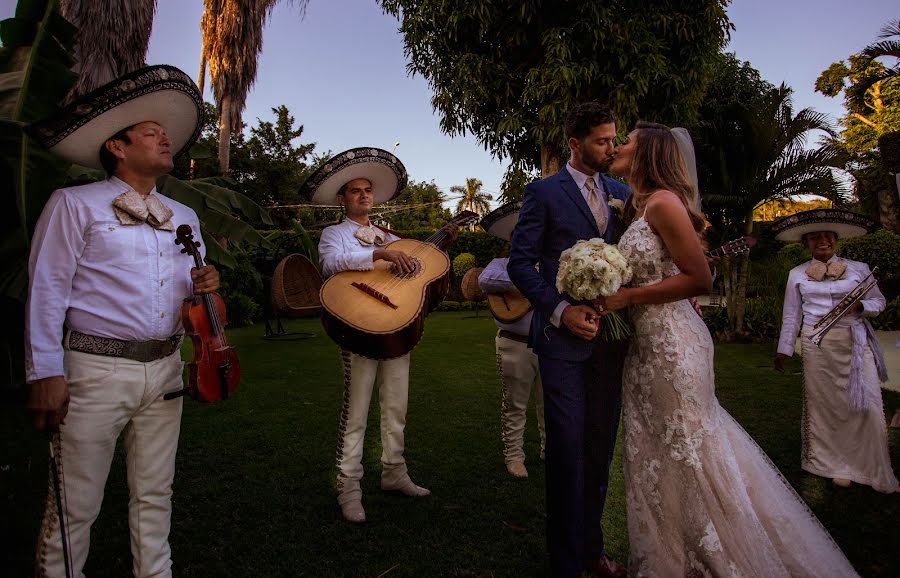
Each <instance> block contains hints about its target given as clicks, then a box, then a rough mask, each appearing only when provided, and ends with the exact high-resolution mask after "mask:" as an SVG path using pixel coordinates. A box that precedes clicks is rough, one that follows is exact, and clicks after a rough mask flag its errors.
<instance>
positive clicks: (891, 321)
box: [872, 297, 900, 331]
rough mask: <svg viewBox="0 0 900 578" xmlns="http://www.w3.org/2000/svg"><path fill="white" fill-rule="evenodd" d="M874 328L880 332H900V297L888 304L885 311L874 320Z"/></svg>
mask: <svg viewBox="0 0 900 578" xmlns="http://www.w3.org/2000/svg"><path fill="white" fill-rule="evenodd" d="M872 327H874V328H875V329H877V330H879V331H898V330H900V297H898V298H896V299H894V300H893V301H888V302H887V306H886V307H885V308H884V311H882V312H881V313H880V314H879V315H878V317H875V318H874V319H872Z"/></svg>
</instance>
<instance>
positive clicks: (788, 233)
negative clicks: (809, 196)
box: [772, 209, 875, 241]
mask: <svg viewBox="0 0 900 578" xmlns="http://www.w3.org/2000/svg"><path fill="white" fill-rule="evenodd" d="M874 228H875V222H874V221H872V220H871V219H869V218H868V217H865V216H863V215H860V214H858V213H852V212H850V211H844V210H842V209H813V210H811V211H803V212H802V213H797V214H795V215H790V216H787V217H784V218H783V219H780V220H778V221H776V222H775V223H774V224H773V225H772V233H774V234H775V239H776V240H778V241H800V240H801V238H802V237H803V235H805V234H806V233H813V232H815V231H831V232H833V233H835V234H836V235H837V236H838V239H849V238H851V237H859V236H862V235H865V234H866V233H868V232H870V231H872V230H873V229H874Z"/></svg>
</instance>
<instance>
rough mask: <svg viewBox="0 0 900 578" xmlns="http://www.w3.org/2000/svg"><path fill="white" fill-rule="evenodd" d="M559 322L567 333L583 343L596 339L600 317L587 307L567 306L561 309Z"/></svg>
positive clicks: (591, 308)
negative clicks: (578, 338) (570, 333)
mask: <svg viewBox="0 0 900 578" xmlns="http://www.w3.org/2000/svg"><path fill="white" fill-rule="evenodd" d="M561 320H562V323H563V325H565V326H566V328H567V329H568V330H569V331H571V332H572V333H573V334H574V335H575V336H576V337H580V338H581V339H584V340H585V341H590V340H591V339H593V338H594V337H596V335H597V331H598V330H599V329H600V316H599V315H597V312H596V311H594V308H593V307H588V306H587V305H569V306H568V307H566V308H565V309H563V312H562V317H561Z"/></svg>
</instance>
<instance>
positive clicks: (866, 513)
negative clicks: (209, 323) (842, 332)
mask: <svg viewBox="0 0 900 578" xmlns="http://www.w3.org/2000/svg"><path fill="white" fill-rule="evenodd" d="M286 325H287V328H288V329H289V330H293V331H313V332H315V333H316V336H315V337H314V338H312V339H306V340H297V341H287V340H281V341H269V340H263V339H261V337H262V327H261V326H259V325H257V326H255V327H251V328H244V329H235V330H232V331H230V333H229V336H230V341H231V342H232V344H234V345H235V346H237V347H238V348H239V351H240V356H241V365H242V372H243V380H244V381H243V383H242V384H241V386H240V388H239V390H238V392H237V395H235V396H234V397H233V398H232V399H230V400H227V401H226V402H223V403H220V404H217V405H210V406H203V405H200V404H196V403H193V402H189V401H186V402H185V412H184V419H183V425H182V432H181V441H180V443H179V451H178V463H177V470H176V472H177V473H176V480H175V497H174V513H173V528H172V534H171V541H172V548H173V559H174V564H175V566H174V571H175V575H176V576H179V577H182V576H183V577H220V576H241V577H245V576H253V577H268V576H273V577H274V576H370V577H379V576H387V577H390V578H394V577H401V576H416V577H420V576H438V575H440V576H540V575H546V574H547V572H548V566H547V560H546V553H545V546H544V490H543V485H544V476H543V471H542V467H541V462H540V461H539V460H538V457H537V456H538V450H539V442H538V435H537V428H536V427H535V424H534V419H533V416H534V413H533V412H532V411H529V415H528V417H529V422H528V430H527V432H526V448H525V450H526V455H527V465H528V468H529V472H530V474H531V477H529V478H528V479H527V480H515V479H512V478H511V477H510V476H508V475H507V474H506V470H505V468H504V466H503V458H502V448H501V442H500V426H499V411H500V391H499V383H498V379H497V373H496V371H497V370H496V364H495V360H494V325H493V322H492V321H491V320H490V318H489V317H488V316H486V315H483V316H481V317H480V318H473V317H472V316H471V313H462V312H460V313H435V314H433V315H432V316H431V317H430V318H429V320H428V324H427V327H426V334H425V337H424V339H423V340H422V343H420V344H419V346H418V347H417V348H416V350H415V351H414V352H413V361H412V372H411V376H410V401H409V419H408V424H407V436H406V439H407V449H406V458H407V461H408V463H409V467H410V473H411V475H412V477H413V479H414V480H415V481H416V482H417V483H419V484H420V485H423V486H425V487H427V488H429V489H431V490H432V493H433V495H432V496H431V497H429V498H425V499H423V500H412V499H408V498H403V497H400V496H395V495H385V494H384V493H382V492H381V491H380V490H379V489H378V482H379V474H380V461H379V458H380V438H379V431H378V410H377V404H376V403H373V405H372V413H371V414H370V419H369V428H368V431H367V435H366V451H365V457H364V466H365V469H366V476H365V477H364V479H363V492H364V505H365V507H366V512H367V515H368V518H369V523H368V524H366V525H364V526H351V525H349V524H346V523H344V522H343V521H342V520H341V518H340V513H339V510H338V507H337V504H336V502H335V497H334V490H333V486H334V473H335V467H334V451H335V442H336V437H337V421H338V413H339V410H340V403H341V395H342V380H341V369H340V363H339V357H338V351H337V348H336V347H335V346H334V344H332V342H331V341H330V340H329V339H328V337H327V336H325V335H324V333H323V332H322V330H321V327H320V326H319V324H318V321H317V320H315V319H312V320H296V321H291V322H289V323H287V324H286ZM788 368H789V371H788V373H787V374H786V375H780V374H777V373H775V372H774V371H773V370H772V369H771V347H770V346H767V345H738V344H720V345H719V346H718V349H717V355H716V373H717V380H718V395H719V399H720V401H721V402H722V405H724V406H725V408H726V409H727V410H728V411H729V412H731V413H732V415H734V417H735V418H736V419H737V420H738V422H740V423H741V424H742V425H743V426H744V428H745V429H746V430H747V431H748V432H749V433H750V435H752V436H753V437H754V439H756V440H757V442H758V443H759V444H760V445H761V446H762V447H763V449H764V450H765V451H766V452H767V453H768V455H769V456H770V457H771V459H772V460H773V461H774V462H775V464H776V465H777V466H778V467H779V469H780V470H781V471H782V472H783V473H784V474H785V476H786V477H787V478H788V480H789V481H790V483H791V484H792V485H793V486H794V487H795V488H796V489H797V491H798V492H799V493H800V495H801V496H802V497H803V498H804V499H805V500H806V501H807V503H808V504H809V506H810V507H811V509H812V510H813V511H814V512H815V514H816V515H817V516H818V517H819V519H820V520H821V521H822V523H823V524H824V525H825V527H826V528H828V530H829V531H830V532H831V533H832V535H833V536H834V538H835V540H836V541H837V542H838V544H839V545H840V546H841V547H842V548H843V550H844V552H845V553H846V554H847V556H848V557H849V558H850V560H851V562H853V564H854V565H855V566H856V568H857V569H858V570H859V572H860V573H861V574H862V575H863V576H892V575H896V572H897V571H898V564H897V562H896V545H897V544H898V539H900V529H898V528H900V523H898V521H900V498H898V497H897V496H890V495H883V494H878V493H876V492H874V491H872V490H870V489H868V488H864V487H859V486H853V487H851V488H849V489H847V490H839V489H836V488H833V487H832V485H831V484H830V482H829V481H828V480H824V479H821V478H817V477H814V476H811V475H808V474H804V473H802V472H801V471H800V468H799V461H800V376H799V364H797V363H796V362H793V363H792V364H789V365H788ZM898 406H900V394H896V393H893V392H885V408H886V410H887V411H889V412H890V413H889V415H890V414H893V411H894V409H895V408H896V407H898ZM890 432H891V434H890V436H891V448H892V456H893V461H894V464H898V463H900V431H898V430H890ZM0 436H2V437H0V448H2V456H3V457H0V492H2V494H0V496H2V497H0V500H2V502H0V504H2V512H3V513H2V516H0V518H2V520H3V523H2V524H0V543H2V544H3V545H4V553H3V556H2V560H0V568H2V569H3V570H2V572H0V574H3V575H8V576H28V575H30V572H31V560H32V555H33V549H34V541H35V537H36V535H37V528H38V524H39V515H40V512H41V509H42V502H43V499H44V492H45V488H46V469H47V468H46V457H45V455H46V441H45V439H44V438H43V437H42V436H38V435H36V434H33V433H31V432H30V430H29V426H28V423H27V420H26V416H25V414H24V410H23V409H22V407H20V406H19V405H17V404H15V403H12V404H5V405H3V406H0ZM613 469H614V471H615V474H614V478H613V480H612V482H611V489H610V497H609V500H608V502H607V508H606V514H605V517H604V522H605V528H606V533H607V540H608V549H609V551H610V553H611V554H612V555H613V556H614V557H615V558H617V559H619V560H622V561H625V560H626V559H627V557H628V537H627V535H626V525H625V498H624V495H623V490H622V475H621V457H620V456H618V457H617V459H616V462H615V464H614V466H613ZM130 569H131V560H130V552H129V538H128V527H127V489H126V487H125V474H124V463H123V460H122V454H121V452H118V454H117V457H116V461H115V463H114V464H113V468H112V472H111V474H110V478H109V482H108V484H107V491H106V496H105V500H104V504H103V509H102V511H101V513H100V517H99V518H98V519H97V522H96V523H95V525H94V530H93V536H92V547H91V554H90V557H89V559H88V562H87V566H86V568H85V573H86V574H87V575H88V576H91V577H98V578H99V577H120V576H126V575H130Z"/></svg>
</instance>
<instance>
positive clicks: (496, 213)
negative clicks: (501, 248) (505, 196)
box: [480, 201, 522, 241]
mask: <svg viewBox="0 0 900 578" xmlns="http://www.w3.org/2000/svg"><path fill="white" fill-rule="evenodd" d="M521 208H522V201H513V202H511V203H506V204H505V205H502V206H500V207H497V208H496V209H494V210H493V211H491V212H490V213H488V214H487V215H485V216H484V217H482V218H481V223H480V224H481V228H482V229H484V230H485V231H487V232H488V233H489V234H491V235H493V236H495V237H499V238H501V239H503V240H505V241H509V240H510V239H512V232H513V229H515V227H516V223H517V222H518V221H519V210H520V209H521Z"/></svg>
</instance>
